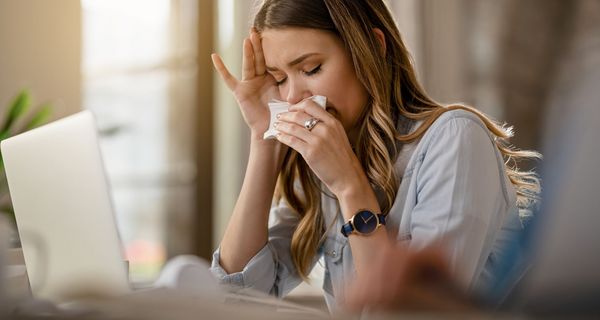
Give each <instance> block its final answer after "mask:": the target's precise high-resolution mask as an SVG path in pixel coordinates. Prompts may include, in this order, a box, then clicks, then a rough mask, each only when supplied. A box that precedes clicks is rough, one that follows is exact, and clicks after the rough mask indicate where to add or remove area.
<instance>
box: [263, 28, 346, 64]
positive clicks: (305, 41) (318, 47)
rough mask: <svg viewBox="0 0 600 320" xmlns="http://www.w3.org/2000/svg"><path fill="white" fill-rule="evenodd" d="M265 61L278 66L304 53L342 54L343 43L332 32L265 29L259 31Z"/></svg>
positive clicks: (300, 29) (301, 29)
mask: <svg viewBox="0 0 600 320" xmlns="http://www.w3.org/2000/svg"><path fill="white" fill-rule="evenodd" d="M261 36H262V46H263V51H264V56H265V62H266V64H267V65H268V66H275V67H280V66H282V65H283V64H286V63H288V62H290V61H291V60H293V59H295V58H297V57H299V56H301V55H303V54H306V53H318V54H320V55H333V54H343V53H344V45H343V43H342V41H341V40H340V38H339V37H337V36H336V35H335V34H334V33H332V32H327V31H324V30H318V29H307V28H284V29H266V30H264V31H263V32H262V33H261Z"/></svg>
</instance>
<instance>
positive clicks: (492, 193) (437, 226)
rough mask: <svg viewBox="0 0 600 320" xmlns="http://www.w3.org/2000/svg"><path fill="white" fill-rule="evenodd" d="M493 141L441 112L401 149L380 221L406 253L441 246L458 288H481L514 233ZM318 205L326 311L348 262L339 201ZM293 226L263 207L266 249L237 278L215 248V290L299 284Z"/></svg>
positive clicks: (511, 198)
mask: <svg viewBox="0 0 600 320" xmlns="http://www.w3.org/2000/svg"><path fill="white" fill-rule="evenodd" d="M493 139H494V137H493V136H492V134H491V133H490V132H489V131H488V130H487V128H486V127H485V124H484V123H483V122H482V121H481V120H480V119H479V118H478V117H477V116H476V115H475V114H473V113H471V112H467V111H463V110H453V111H448V112H446V113H444V114H443V115H442V116H440V117H439V118H438V119H437V120H436V121H435V122H434V123H433V124H432V125H431V127H430V128H429V129H428V130H427V132H426V133H425V134H424V135H423V136H422V138H421V139H420V140H418V141H416V142H413V143H412V144H407V145H404V146H403V148H402V150H401V152H400V154H399V156H398V158H397V160H396V163H395V170H396V171H395V172H396V174H397V178H398V179H399V182H400V184H399V185H400V186H399V189H398V193H397V196H396V199H395V202H394V204H393V206H392V208H391V210H390V212H389V214H388V216H387V225H386V227H385V228H386V230H387V232H388V234H389V235H390V237H393V238H396V239H397V240H398V242H403V243H406V244H407V245H409V246H410V247H411V248H412V249H420V248H424V247H427V246H429V245H433V244H436V245H443V246H444V248H445V250H446V251H445V252H446V254H447V258H448V261H449V262H450V267H451V272H452V273H453V276H455V278H456V279H457V280H458V281H459V283H460V284H461V285H463V286H464V288H466V289H475V288H478V289H479V288H483V289H485V287H486V286H487V285H488V283H490V282H491V281H492V280H493V279H492V277H493V273H492V272H491V270H493V268H494V266H495V264H496V263H497V261H499V260H501V258H502V256H503V254H504V251H505V250H504V249H505V246H506V244H507V243H508V241H509V240H510V239H511V238H512V237H514V234H516V233H518V232H519V230H521V224H520V220H519V217H518V209H517V206H516V193H515V190H514V188H513V186H512V184H511V182H510V181H509V179H508V177H507V175H506V173H505V169H504V160H503V158H502V156H501V154H500V152H499V150H498V149H497V148H496V146H495V144H494V140H493ZM321 200H322V206H323V212H324V214H325V222H326V226H330V225H331V226H332V227H331V228H329V229H328V230H327V234H326V240H325V242H324V244H323V246H322V247H321V248H320V250H319V254H318V256H316V257H315V259H314V260H313V265H314V263H316V261H317V260H318V259H319V258H320V257H321V256H323V258H324V261H325V278H324V283H323V289H324V291H325V295H326V297H325V298H326V300H327V304H328V306H329V308H330V310H331V311H333V310H335V308H336V304H337V303H341V302H343V301H344V296H345V287H346V286H347V285H348V283H349V282H350V281H351V280H352V278H353V276H354V264H353V259H352V252H351V249H350V245H349V244H348V239H347V238H345V237H344V236H343V235H342V234H341V233H340V229H341V226H342V225H343V224H344V223H345V221H344V219H343V217H342V215H341V213H340V209H339V203H338V202H337V200H336V199H335V198H334V197H331V196H330V195H327V194H322V196H321ZM298 221H299V219H298V217H297V216H296V215H295V214H294V212H293V211H292V210H291V209H290V208H289V207H288V206H286V205H285V203H284V202H283V201H282V203H280V204H279V205H277V206H274V207H273V208H271V213H270V222H269V225H270V227H269V241H268V243H267V244H266V245H265V246H264V247H263V248H262V249H261V250H260V251H259V252H258V253H257V254H256V255H255V256H254V257H253V258H252V259H251V260H250V261H249V262H248V264H247V265H246V267H245V268H244V269H243V270H242V271H241V272H237V273H233V274H227V273H226V272H225V270H223V268H222V267H221V266H220V265H219V250H217V251H216V252H215V253H214V255H213V261H212V266H211V271H212V272H213V274H214V275H215V276H216V277H217V278H218V279H219V281H220V282H221V283H223V284H228V285H231V286H233V287H237V288H253V289H256V290H260V291H263V292H266V293H270V294H272V295H275V296H278V297H282V296H284V295H286V294H287V293H288V292H290V291H291V290H292V289H293V288H295V287H296V286H297V285H298V284H300V283H301V281H302V280H301V278H300V277H299V276H298V274H297V272H296V270H295V267H294V264H293V262H292V259H291V256H290V242H291V237H292V234H293V231H294V229H295V227H296V225H297V223H298ZM375 249H376V248H375ZM336 300H337V302H336Z"/></svg>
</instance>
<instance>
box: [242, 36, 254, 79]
mask: <svg viewBox="0 0 600 320" xmlns="http://www.w3.org/2000/svg"><path fill="white" fill-rule="evenodd" d="M243 51H244V57H243V58H242V80H248V79H252V78H254V76H255V75H256V74H255V70H254V51H253V50H252V43H250V39H248V38H246V39H244V46H243Z"/></svg>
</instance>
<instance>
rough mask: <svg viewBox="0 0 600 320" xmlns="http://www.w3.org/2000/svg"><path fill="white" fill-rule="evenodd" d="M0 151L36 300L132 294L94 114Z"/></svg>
mask: <svg viewBox="0 0 600 320" xmlns="http://www.w3.org/2000/svg"><path fill="white" fill-rule="evenodd" d="M1 148H2V156H3V158H4V164H5V170H6V176H7V180H8V185H9V189H10V194H11V199H12V203H13V207H14V210H15V216H16V222H17V228H18V230H19V236H20V238H21V244H22V247H23V255H24V259H25V266H26V268H27V273H28V276H29V281H30V286H31V291H32V294H33V296H34V297H35V298H40V299H47V300H50V301H53V302H56V303H60V302H65V301H68V300H69V299H70V298H73V297H78V296H82V295H101V296H107V295H109V296H113V295H122V294H126V293H128V292H130V287H129V283H128V274H127V266H126V264H125V259H124V255H123V248H122V245H121V241H120V238H119V233H118V230H117V226H116V223H115V215H114V211H113V206H112V200H111V194H110V190H109V186H108V182H107V178H106V175H105V172H104V166H103V162H102V156H101V153H100V147H99V143H98V135H97V132H96V125H95V120H94V116H93V115H92V113H91V112H90V111H83V112H80V113H77V114H75V115H72V116H69V117H66V118H63V119H61V120H58V121H56V122H53V123H50V124H47V125H45V126H42V127H39V128H36V129H33V130H31V131H28V132H25V133H23V134H20V135H17V136H14V137H12V138H9V139H6V140H4V141H2V144H1Z"/></svg>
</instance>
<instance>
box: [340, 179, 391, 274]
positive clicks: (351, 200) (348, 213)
mask: <svg viewBox="0 0 600 320" xmlns="http://www.w3.org/2000/svg"><path fill="white" fill-rule="evenodd" d="M357 171H358V170H357ZM338 199H339V202H340V208H341V210H342V215H343V216H344V220H345V221H348V220H349V219H350V218H351V217H352V216H353V215H354V214H355V213H357V212H358V211H360V210H364V209H366V210H369V211H371V212H373V213H376V214H377V213H381V208H380V207H379V203H378V202H377V197H376V196H375V192H374V191H373V188H372V187H371V185H370V184H369V181H368V179H367V177H366V176H365V174H364V173H363V172H362V169H361V170H360V171H359V173H357V174H356V177H355V178H354V179H353V181H352V182H350V183H348V184H347V187H346V188H344V189H343V191H341V192H340V193H339V195H338ZM348 241H349V243H350V247H351V249H352V257H353V259H354V267H355V268H356V272H357V274H361V273H362V272H365V271H366V270H368V266H369V264H370V262H371V261H373V258H374V257H375V255H376V252H377V248H382V247H383V246H384V245H386V244H387V241H388V238H387V232H386V230H385V227H380V228H378V229H377V230H375V231H374V232H373V233H372V234H370V235H368V236H362V235H357V234H351V235H350V236H349V237H348Z"/></svg>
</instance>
